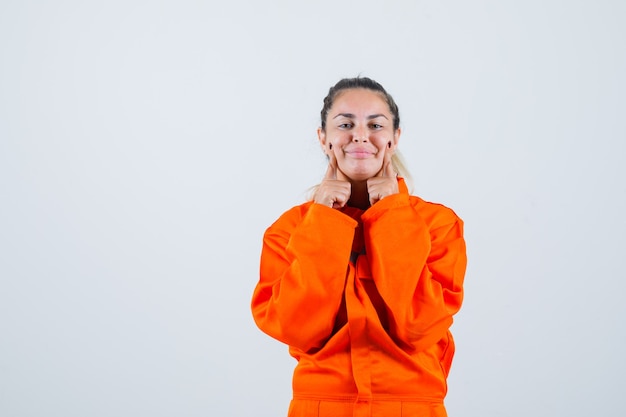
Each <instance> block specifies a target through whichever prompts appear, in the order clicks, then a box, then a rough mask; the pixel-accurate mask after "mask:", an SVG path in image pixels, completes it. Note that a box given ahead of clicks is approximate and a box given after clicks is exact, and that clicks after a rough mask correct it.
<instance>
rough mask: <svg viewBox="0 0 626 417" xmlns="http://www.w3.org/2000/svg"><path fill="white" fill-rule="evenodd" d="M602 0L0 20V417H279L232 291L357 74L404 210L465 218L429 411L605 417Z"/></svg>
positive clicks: (26, 10) (296, 6)
mask: <svg viewBox="0 0 626 417" xmlns="http://www.w3.org/2000/svg"><path fill="white" fill-rule="evenodd" d="M625 39H626V3H625V2H623V1H617V0H616V1H608V0H605V1H602V0H596V1H558V0H542V1H537V0H530V1H510V0H509V1H486V0H479V1H472V2H469V1H462V0H453V1H443V2H442V1H388V2H374V1H370V0H361V1H328V0H324V1H315V2H312V1H310V2H292V1H274V2H272V1H269V2H259V1H253V0H246V1H229V2H211V1H192V0H178V1H147V0H143V1H120V0H113V1H106V2H104V1H101V2H86V1H78V0H74V1H71V0H68V1H44V0H42V1H34V0H30V1H29V0H20V1H18V0H13V1H11V0H9V1H7V0H5V1H3V2H1V3H0V415H2V416H7V417H18V416H19V417H22V416H24V417H30V416H46V417H48V416H62V417H71V416H80V417H83V416H90V417H99V416H133V417H134V416H151V417H158V416H173V415H177V416H224V417H226V416H261V417H262V416H268V417H269V416H284V415H286V411H287V406H288V402H289V399H290V396H291V385H290V384H291V372H292V369H293V367H294V365H295V361H294V360H293V359H292V358H291V357H289V355H288V352H287V347H286V346H284V345H282V344H280V343H279V342H277V341H274V340H272V339H270V338H269V337H268V336H266V335H265V334H263V333H261V332H260V331H259V330H258V329H257V328H256V326H255V325H254V322H253V320H252V316H251V313H250V308H249V304H250V298H251V295H252V290H253V288H254V286H255V284H256V281H257V279H258V261H259V255H260V248H261V238H262V233H263V231H264V230H265V228H266V227H267V226H269V224H271V222H273V221H274V220H275V219H276V218H277V217H278V216H279V215H280V214H281V213H282V212H283V211H285V210H287V209H288V208H289V207H291V206H292V205H295V204H298V203H300V202H302V201H304V199H305V195H306V191H307V189H308V187H310V186H312V185H314V184H316V183H317V182H318V181H319V180H320V179H321V177H322V175H323V173H324V171H325V161H324V158H323V156H322V153H321V151H320V149H319V146H318V144H317V142H316V135H315V129H316V128H317V126H318V125H319V120H318V118H319V111H320V109H321V105H322V99H323V97H324V96H325V95H326V92H327V90H328V88H329V87H330V86H331V85H332V84H334V83H335V82H336V81H337V80H338V79H340V78H342V77H352V76H356V75H359V74H361V75H364V76H369V77H372V78H374V79H376V80H378V81H380V82H381V83H382V84H383V85H384V86H385V87H386V88H387V89H388V91H389V92H390V93H391V94H392V95H393V96H394V97H395V99H396V101H397V102H398V104H399V106H400V112H401V117H402V128H403V135H402V138H401V142H400V149H401V150H402V151H403V154H404V156H405V159H406V160H407V163H408V166H409V168H410V169H411V171H412V173H413V175H414V177H415V180H416V181H415V187H414V192H415V193H416V194H418V195H420V196H421V197H423V198H425V199H427V200H430V201H436V202H440V203H443V204H446V205H448V206H450V207H452V208H453V209H454V210H455V211H456V212H457V213H458V214H459V215H460V216H461V217H462V218H463V219H464V220H465V223H466V239H467V244H468V254H469V266H468V271H467V276H466V298H465V304H464V306H463V308H462V310H461V312H460V313H459V314H458V316H457V319H456V322H455V324H454V326H453V332H454V335H455V338H456V341H457V355H456V357H455V361H454V364H453V369H452V373H451V376H450V380H449V395H448V397H447V400H446V404H447V407H448V411H449V414H450V416H451V417H452V416H464V417H482V416H520V417H521V416H527V415H533V416H589V415H605V416H609V415H612V416H618V415H625V414H626V406H625V405H624V401H623V398H622V396H623V375H624V374H625V373H626V361H625V360H624V352H625V351H626V346H624V345H625V342H624V340H625V337H624V336H625V332H626V325H625V324H624V318H625V317H626V308H625V307H624V290H625V289H626V285H625V283H624V282H625V281H626V276H625V274H624V269H623V264H624V254H623V253H624V250H625V249H626V221H625V220H624V213H626V186H625V178H626V169H625V164H626V99H625V97H626V81H625V77H624V74H626V48H625V47H624V40H625Z"/></svg>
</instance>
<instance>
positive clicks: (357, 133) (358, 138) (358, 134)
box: [352, 127, 367, 142]
mask: <svg viewBox="0 0 626 417" xmlns="http://www.w3.org/2000/svg"><path fill="white" fill-rule="evenodd" d="M352 141H353V142H367V128H365V127H357V128H355V129H354V131H353V134H352Z"/></svg>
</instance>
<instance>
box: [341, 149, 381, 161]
mask: <svg viewBox="0 0 626 417" xmlns="http://www.w3.org/2000/svg"><path fill="white" fill-rule="evenodd" d="M346 155H347V156H349V157H351V158H355V159H365V158H371V157H372V156H374V155H375V154H374V153H373V152H369V151H366V150H357V151H348V152H346Z"/></svg>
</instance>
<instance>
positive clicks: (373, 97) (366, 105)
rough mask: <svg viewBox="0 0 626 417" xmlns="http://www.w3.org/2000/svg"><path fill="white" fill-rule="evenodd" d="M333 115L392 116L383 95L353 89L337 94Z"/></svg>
mask: <svg viewBox="0 0 626 417" xmlns="http://www.w3.org/2000/svg"><path fill="white" fill-rule="evenodd" d="M331 113H334V114H338V113H351V114H359V113H367V114H387V115H389V114H390V111H389V105H387V101H386V100H385V97H384V96H383V94H382V93H380V92H378V91H372V90H367V89H365V88H353V89H349V90H344V91H342V92H340V93H339V94H337V96H336V97H335V100H334V102H333V105H332V107H331Z"/></svg>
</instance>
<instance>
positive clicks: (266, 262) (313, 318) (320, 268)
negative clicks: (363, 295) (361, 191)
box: [252, 204, 357, 351]
mask: <svg viewBox="0 0 626 417" xmlns="http://www.w3.org/2000/svg"><path fill="white" fill-rule="evenodd" d="M356 224H357V223H356V221H355V220H353V219H352V218H350V217H348V216H346V215H345V214H343V213H341V212H339V211H337V210H334V209H331V208H329V207H325V206H322V205H319V204H311V205H310V206H309V207H308V210H306V212H305V213H304V214H301V212H300V211H298V210H297V209H295V210H291V211H289V212H287V213H285V214H284V215H283V216H282V217H281V218H280V219H279V220H278V221H277V222H276V223H274V224H273V225H272V226H271V227H270V228H269V229H268V230H267V231H266V232H265V236H264V238H263V249H262V253H261V268H260V280H259V283H258V284H257V286H256V289H255V291H254V295H253V298H252V313H253V316H254V319H255V322H256V323H257V325H258V326H259V328H260V329H261V330H263V331H264V332H265V333H267V334H268V335H270V336H272V337H274V338H275V339H278V340H280V341H282V342H283V343H286V344H288V345H290V346H294V347H296V348H298V349H301V350H303V351H308V350H310V349H314V348H319V347H321V346H322V345H323V344H324V342H325V341H326V340H327V339H328V338H329V337H330V335H331V333H332V330H333V326H334V322H335V316H336V314H337V311H338V310H339V306H340V304H341V299H342V296H343V291H344V286H345V281H346V273H347V269H348V263H349V259H350V251H351V248H352V240H353V237H354V229H355V228H356Z"/></svg>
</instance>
